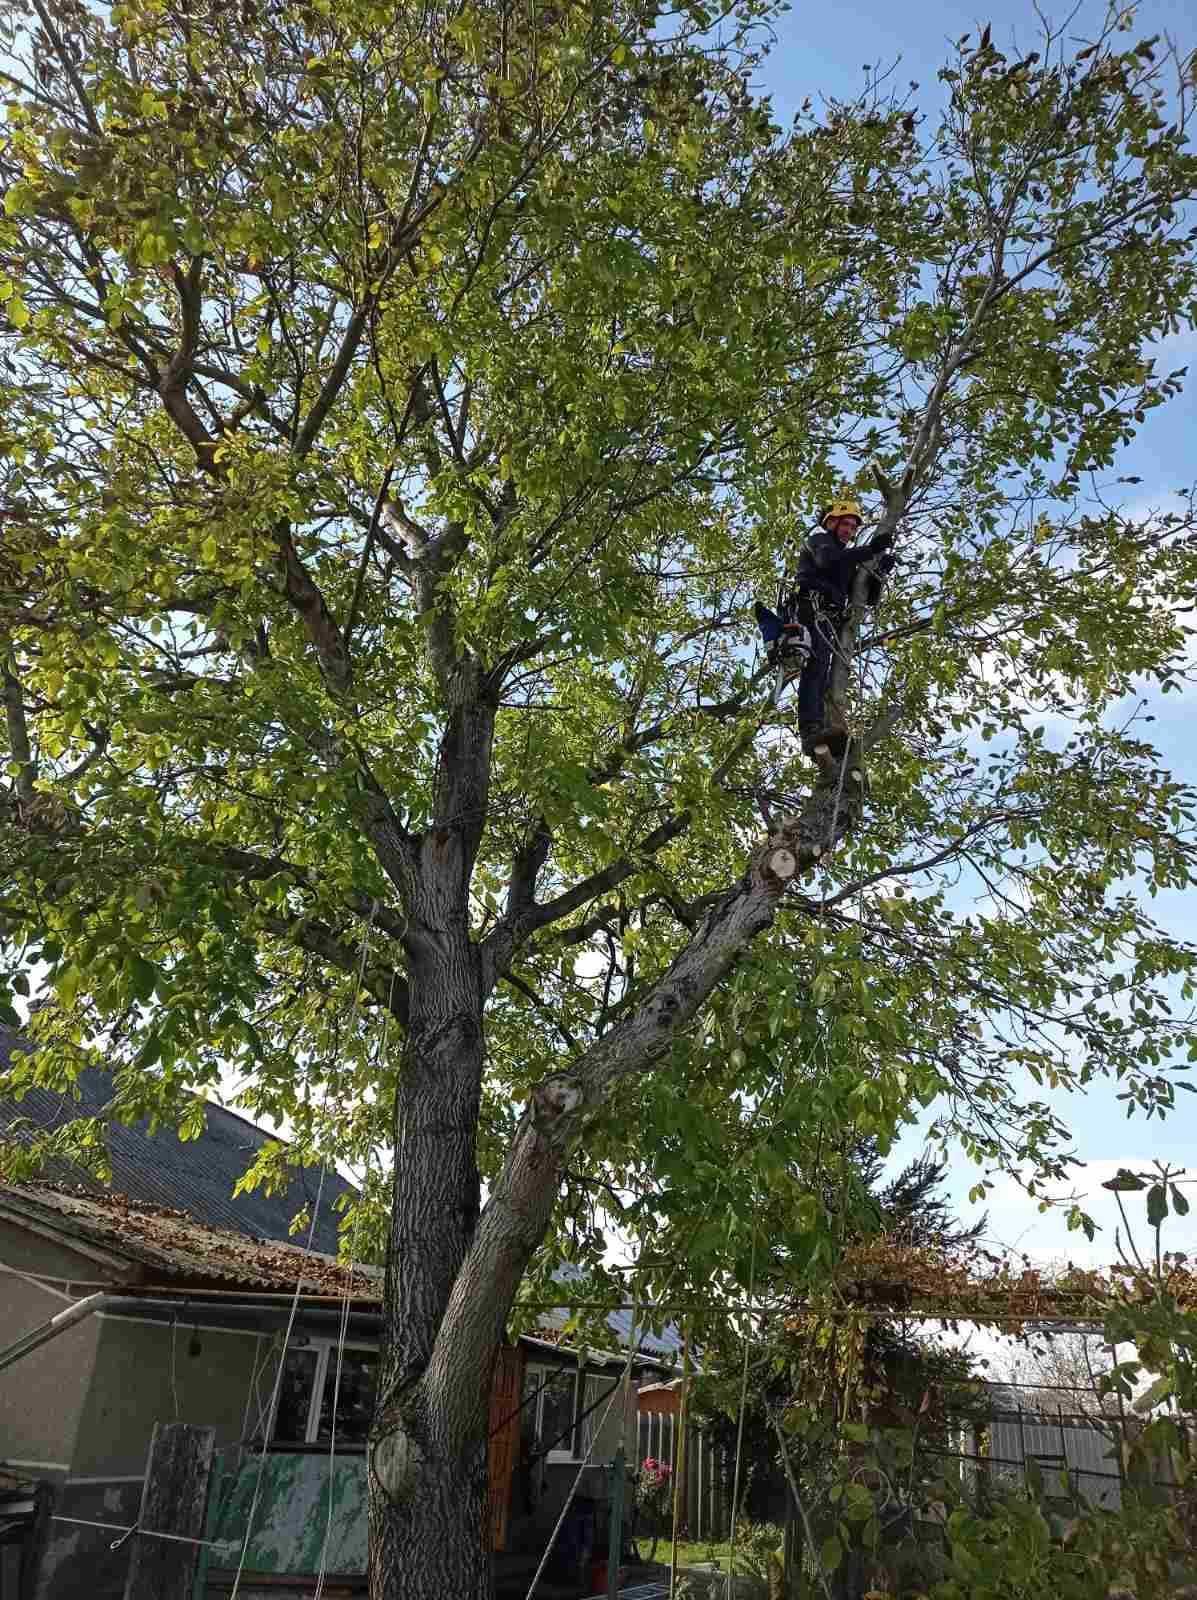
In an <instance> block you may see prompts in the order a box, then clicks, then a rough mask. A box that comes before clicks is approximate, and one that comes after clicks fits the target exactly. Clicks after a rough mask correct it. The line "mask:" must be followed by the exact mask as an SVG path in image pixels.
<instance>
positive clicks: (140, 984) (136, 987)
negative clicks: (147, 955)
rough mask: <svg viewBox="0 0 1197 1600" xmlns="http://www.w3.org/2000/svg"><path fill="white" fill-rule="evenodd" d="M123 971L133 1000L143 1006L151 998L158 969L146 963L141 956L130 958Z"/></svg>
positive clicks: (156, 980)
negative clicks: (127, 979)
mask: <svg viewBox="0 0 1197 1600" xmlns="http://www.w3.org/2000/svg"><path fill="white" fill-rule="evenodd" d="M125 971H126V973H127V974H128V978H129V990H130V993H131V995H132V997H133V999H134V1000H138V1001H140V1002H142V1004H144V1003H145V1002H146V1001H147V1000H150V999H152V998H153V994H154V987H155V985H156V984H157V982H158V969H157V967H155V966H153V965H151V963H150V962H148V961H146V960H145V959H144V958H143V957H142V956H138V955H133V956H130V957H129V959H128V961H126V963H125Z"/></svg>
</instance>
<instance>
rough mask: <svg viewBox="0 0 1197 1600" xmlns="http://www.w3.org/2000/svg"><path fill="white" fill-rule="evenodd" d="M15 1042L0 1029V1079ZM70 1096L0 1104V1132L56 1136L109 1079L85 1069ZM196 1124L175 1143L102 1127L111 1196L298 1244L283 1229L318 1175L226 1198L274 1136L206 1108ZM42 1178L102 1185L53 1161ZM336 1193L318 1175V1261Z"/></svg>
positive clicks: (330, 1230)
mask: <svg viewBox="0 0 1197 1600" xmlns="http://www.w3.org/2000/svg"><path fill="white" fill-rule="evenodd" d="M20 1044H21V1040H20V1035H19V1034H16V1033H14V1032H13V1031H12V1029H11V1028H6V1027H4V1026H3V1025H0V1071H3V1070H4V1068H5V1067H6V1066H7V1065H8V1061H9V1058H10V1056H11V1053H12V1051H13V1050H14V1049H19V1048H20ZM79 1093H80V1099H79V1100H78V1101H77V1102H76V1101H75V1100H73V1099H72V1098H71V1097H70V1096H68V1095H62V1094H57V1093H55V1092H54V1091H53V1090H51V1089H40V1088H38V1089H31V1090H30V1091H29V1093H28V1094H27V1095H25V1097H24V1098H23V1099H22V1100H21V1101H19V1102H17V1101H13V1100H0V1133H4V1132H5V1131H7V1130H8V1129H9V1128H10V1127H12V1125H13V1123H14V1122H16V1121H17V1120H18V1119H20V1118H24V1119H28V1120H29V1121H30V1122H33V1123H36V1124H38V1125H40V1126H41V1127H42V1128H56V1127H61V1126H62V1125H63V1124H64V1123H66V1122H69V1121H71V1120H72V1118H74V1117H81V1116H94V1115H96V1114H97V1113H99V1112H101V1111H102V1110H103V1109H104V1107H105V1106H106V1105H107V1104H108V1103H109V1101H110V1100H111V1099H112V1095H113V1083H112V1077H111V1074H109V1073H107V1072H102V1071H100V1070H99V1069H97V1068H87V1069H85V1070H84V1071H83V1072H82V1073H81V1074H80V1077H79ZM206 1120H207V1128H206V1129H205V1131H204V1132H203V1133H202V1134H201V1135H200V1137H199V1138H198V1139H188V1140H181V1139H179V1138H178V1136H177V1135H176V1134H175V1133H173V1132H172V1131H171V1130H169V1129H167V1128H159V1129H158V1131H157V1132H156V1133H154V1134H151V1133H150V1131H149V1124H148V1123H147V1122H135V1123H133V1124H131V1125H126V1124H124V1123H118V1122H113V1123H110V1124H109V1129H108V1153H109V1159H110V1161H111V1163H112V1184H111V1188H112V1189H113V1190H114V1191H115V1192H116V1193H118V1194H123V1195H127V1196H128V1197H129V1199H131V1200H140V1201H144V1202H145V1203H146V1204H148V1205H155V1206H167V1207H177V1208H180V1209H182V1210H184V1211H186V1212H187V1213H188V1215H189V1216H191V1217H193V1218H194V1219H195V1220H196V1221H197V1222H201V1223H205V1224H207V1225H208V1226H210V1227H216V1228H232V1229H233V1230H235V1231H236V1232H238V1233H242V1234H245V1235H247V1236H248V1237H249V1238H251V1239H280V1240H290V1241H291V1242H292V1243H296V1244H304V1243H306V1241H307V1228H306V1227H305V1228H304V1230H303V1234H302V1237H299V1236H296V1237H294V1238H293V1237H292V1235H291V1233H290V1232H289V1227H290V1222H291V1219H292V1217H294V1216H295V1214H296V1212H298V1211H300V1210H302V1209H303V1207H304V1206H307V1205H311V1204H312V1203H313V1202H314V1201H315V1199H316V1193H317V1190H318V1188H319V1184H320V1169H319V1168H318V1167H304V1168H302V1169H299V1170H297V1171H296V1173H295V1176H294V1177H293V1179H292V1180H291V1184H290V1186H289V1188H288V1189H287V1192H286V1193H285V1194H276V1195H268V1194H266V1193H265V1192H264V1191H263V1190H261V1189H256V1190H254V1191H253V1192H252V1193H250V1194H239V1195H237V1196H236V1197H234V1195H233V1188H234V1185H235V1184H236V1182H237V1179H238V1178H239V1177H240V1176H241V1175H242V1173H243V1172H244V1171H245V1169H246V1168H247V1167H248V1166H249V1164H250V1162H251V1161H252V1160H253V1158H254V1156H255V1154H256V1153H257V1151H259V1150H260V1149H261V1148H262V1146H263V1145H264V1144H266V1143H267V1141H268V1140H270V1139H271V1138H273V1137H274V1136H273V1135H272V1134H269V1133H267V1132H266V1131H265V1129H263V1128H258V1127H255V1126H254V1124H253V1123H252V1122H247V1121H246V1120H245V1118H244V1117H239V1116H238V1115H237V1114H236V1112H233V1111H227V1110H225V1108H224V1107H223V1106H219V1105H216V1104H215V1103H214V1102H213V1101H211V1100H209V1102H208V1105H207V1110H206ZM45 1176H46V1177H48V1178H53V1179H55V1180H57V1181H58V1182H61V1183H68V1184H77V1185H80V1186H81V1187H82V1188H84V1189H87V1190H90V1191H92V1192H93V1193H101V1192H102V1186H101V1185H100V1184H98V1183H97V1182H96V1180H95V1179H94V1178H93V1177H91V1176H90V1174H88V1173H87V1172H85V1171H84V1170H83V1169H82V1168H80V1167H76V1166H74V1165H72V1164H70V1163H68V1162H65V1161H60V1162H57V1163H55V1164H54V1165H53V1166H52V1167H51V1168H50V1169H49V1170H48V1171H47V1172H46V1174H45ZM346 1191H349V1192H350V1193H352V1192H353V1186H352V1184H350V1183H348V1182H347V1181H346V1180H345V1179H344V1178H342V1177H341V1176H340V1174H339V1173H337V1172H335V1171H333V1170H332V1169H330V1170H329V1171H328V1172H327V1174H326V1175H325V1179H324V1189H323V1192H322V1195H321V1201H320V1215H319V1216H318V1217H317V1219H316V1231H315V1236H314V1238H313V1240H312V1245H313V1248H314V1249H316V1250H319V1251H323V1252H324V1253H325V1254H327V1255H335V1254H336V1251H337V1218H338V1215H339V1213H338V1212H337V1211H336V1210H335V1209H334V1201H335V1200H336V1199H337V1197H338V1196H339V1195H342V1194H344V1193H345V1192H346Z"/></svg>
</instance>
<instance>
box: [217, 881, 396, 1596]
mask: <svg viewBox="0 0 1197 1600" xmlns="http://www.w3.org/2000/svg"><path fill="white" fill-rule="evenodd" d="M377 912H378V901H377V900H376V899H375V900H372V901H371V903H370V916H369V919H368V920H367V922H366V926H365V927H364V928H363V929H362V943H361V951H360V955H359V959H358V970H357V982H356V984H355V985H354V989H353V1004H352V1005H351V1007H350V1011H349V1030H348V1031H349V1032H350V1033H352V1032H353V1030H354V1029H355V1028H356V1026H357V1019H358V1016H359V1015H360V1013H361V995H362V985H363V983H364V981H365V976H366V953H367V950H368V947H369V939H370V932H371V930H372V928H373V927H374V918H375V916H376V914H377ZM327 1104H328V1094H327V1091H326V1092H325V1097H324V1106H325V1107H326V1106H327ZM322 1109H323V1107H322ZM327 1175H328V1162H327V1161H322V1162H321V1164H320V1182H319V1183H318V1184H317V1185H316V1201H315V1204H314V1205H313V1207H312V1218H311V1222H310V1223H309V1225H308V1237H307V1243H306V1244H305V1245H304V1250H303V1260H302V1261H301V1262H300V1265H299V1272H298V1274H297V1276H296V1279H295V1293H294V1294H293V1295H292V1296H291V1309H290V1311H289V1312H288V1314H287V1331H286V1333H285V1335H284V1337H283V1343H282V1347H281V1349H280V1350H279V1356H278V1367H277V1368H276V1370H275V1375H274V1384H273V1387H272V1388H271V1392H270V1406H269V1410H268V1412H267V1416H266V1426H265V1427H264V1428H263V1430H262V1447H261V1454H260V1455H259V1457H258V1470H257V1473H256V1475H255V1477H254V1492H253V1495H252V1497H251V1499H250V1502H249V1514H248V1515H247V1517H246V1519H245V1537H244V1538H243V1539H242V1541H241V1556H240V1559H239V1560H238V1562H237V1572H236V1576H235V1577H234V1579H233V1587H232V1589H231V1590H230V1592H229V1600H237V1596H238V1594H239V1593H240V1590H241V1578H242V1575H243V1574H244V1572H245V1561H246V1557H247V1555H248V1554H249V1544H250V1540H251V1538H252V1537H253V1530H254V1518H255V1517H256V1516H257V1514H258V1505H259V1502H260V1501H261V1498H262V1480H263V1478H264V1476H265V1473H266V1455H267V1447H268V1445H269V1442H270V1441H269V1438H268V1434H269V1430H270V1428H271V1427H272V1426H273V1424H274V1417H275V1412H276V1408H277V1406H278V1397H279V1394H280V1392H281V1390H282V1386H283V1369H284V1367H285V1366H286V1361H287V1348H288V1346H289V1345H290V1343H291V1334H292V1332H293V1331H294V1328H295V1318H296V1315H297V1313H298V1311H299V1301H300V1297H301V1295H302V1293H303V1269H304V1265H305V1264H306V1262H307V1260H308V1259H309V1258H310V1257H311V1256H312V1254H313V1253H314V1252H313V1250H312V1243H313V1241H314V1239H315V1237H316V1221H317V1219H318V1217H319V1215H320V1201H321V1200H322V1198H323V1196H324V1180H325V1178H326V1177H327ZM331 1491H332V1486H331V1484H330V1485H329V1503H330V1505H331V1501H332V1492H331Z"/></svg>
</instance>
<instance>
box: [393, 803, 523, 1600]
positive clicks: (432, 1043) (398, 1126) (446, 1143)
mask: <svg viewBox="0 0 1197 1600" xmlns="http://www.w3.org/2000/svg"><path fill="white" fill-rule="evenodd" d="M461 849H462V838H461V834H460V832H459V831H458V830H454V829H445V830H441V831H434V832H433V833H431V834H429V835H428V836H426V838H425V839H424V841H422V850H421V859H420V862H419V870H418V881H419V884H420V893H419V896H418V900H417V903H416V904H414V905H413V913H414V915H413V919H412V920H413V928H412V932H411V934H410V936H409V938H408V941H407V943H408V959H409V964H410V989H411V997H410V1014H409V1024H408V1033H407V1039H406V1043H405V1047H404V1053H403V1059H402V1063H401V1070H400V1075H399V1083H398V1087H397V1090H396V1096H395V1175H394V1184H393V1205H392V1216H391V1235H390V1248H389V1253H388V1262H387V1283H386V1299H385V1313H386V1316H385V1327H386V1335H385V1342H384V1349H383V1352H382V1362H381V1367H380V1378H379V1408H378V1413H377V1417H376V1422H375V1428H374V1434H373V1437H372V1442H371V1450H370V1474H369V1476H370V1594H371V1596H372V1597H373V1600H399V1597H402V1600H447V1597H450V1596H452V1597H457V1596H461V1597H462V1600H475V1597H481V1596H484V1595H487V1594H489V1591H490V1571H489V1558H488V1556H487V1555H486V1553H485V1552H484V1548H483V1529H484V1527H485V1517H484V1512H485V1505H486V1488H487V1480H486V1472H487V1458H486V1443H487V1440H486V1434H487V1415H488V1411H487V1400H488V1397H489V1388H490V1372H491V1366H492V1364H493V1349H494V1346H493V1343H492V1345H491V1348H490V1350H489V1352H488V1353H487V1355H486V1356H484V1358H483V1359H482V1361H480V1362H475V1363H474V1364H473V1365H471V1366H469V1367H467V1366H465V1364H463V1363H461V1362H457V1363H454V1364H453V1368H452V1371H451V1372H449V1373H442V1372H440V1371H436V1370H433V1371H430V1370H429V1361H430V1357H431V1355H432V1351H433V1348H434V1346H435V1343H436V1338H437V1334H438V1331H439V1329H440V1327H441V1324H442V1321H443V1318H444V1312H445V1307H446V1305H447V1303H448V1300H449V1296H450V1293H451V1291H452V1288H453V1285H454V1282H455V1281H456V1279H457V1277H458V1275H459V1273H460V1269H461V1266H462V1263H463V1262H464V1260H465V1259H466V1256H467V1253H468V1251H469V1249H470V1246H471V1243H472V1241H473V1238H474V1233H475V1229H476V1226H477V1221H478V1205H479V1182H478V1169H477V1164H476V1159H475V1142H476V1138H477V1127H478V1111H479V1104H480V1098H481V1084H482V1064H483V1039H482V986H481V980H480V962H479V957H478V952H477V949H476V948H475V947H474V946H473V945H472V944H471V942H470V938H469V932H468V928H467V924H466V912H465V892H464V881H463V873H462V862H461ZM500 1331H501V1330H500Z"/></svg>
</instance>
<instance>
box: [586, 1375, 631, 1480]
mask: <svg viewBox="0 0 1197 1600" xmlns="http://www.w3.org/2000/svg"><path fill="white" fill-rule="evenodd" d="M618 1387H619V1380H618V1379H616V1378H606V1377H595V1376H594V1375H593V1374H591V1375H590V1376H588V1377H587V1379H586V1381H585V1384H584V1385H583V1388H582V1412H583V1415H582V1421H581V1423H580V1424H579V1427H578V1458H579V1460H581V1459H583V1458H584V1457H585V1456H586V1455H587V1452H589V1456H590V1460H591V1461H604V1460H606V1459H607V1458H608V1457H610V1456H613V1455H614V1454H615V1452H616V1450H618V1449H619V1446H620V1445H621V1444H622V1443H623V1409H622V1407H621V1406H620V1404H619V1401H618V1400H616V1401H613V1402H611V1409H610V1410H609V1411H608V1410H607V1405H608V1402H609V1401H610V1399H611V1391H612V1389H616V1388H618ZM592 1408H593V1409H592ZM587 1412H589V1413H590V1414H589V1416H587V1415H586V1413H587ZM604 1417H605V1418H606V1426H605V1427H604V1425H603V1419H604ZM600 1430H601V1431H600Z"/></svg>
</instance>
